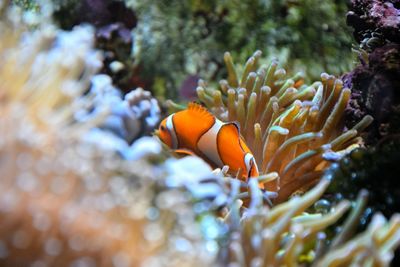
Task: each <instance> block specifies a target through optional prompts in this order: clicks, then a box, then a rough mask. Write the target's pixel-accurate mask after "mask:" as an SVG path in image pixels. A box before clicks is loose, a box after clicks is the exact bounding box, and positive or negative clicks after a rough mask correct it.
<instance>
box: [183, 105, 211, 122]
mask: <svg viewBox="0 0 400 267" xmlns="http://www.w3.org/2000/svg"><path fill="white" fill-rule="evenodd" d="M188 110H189V111H190V112H193V114H195V115H197V116H199V117H203V118H207V119H212V120H213V119H214V115H213V114H211V113H210V112H209V111H208V110H207V109H206V108H205V107H203V106H202V105H200V104H197V103H196V102H190V103H189V105H188Z"/></svg>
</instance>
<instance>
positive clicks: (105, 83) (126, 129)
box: [75, 74, 160, 144]
mask: <svg viewBox="0 0 400 267" xmlns="http://www.w3.org/2000/svg"><path fill="white" fill-rule="evenodd" d="M88 98H90V99H91V100H92V101H90V102H89V101H87V99H88ZM76 105H77V106H80V107H81V108H80V109H79V110H78V111H77V112H76V113H75V119H76V120H78V121H85V120H88V119H91V118H92V117H95V116H98V114H101V113H103V112H106V113H108V114H107V116H106V117H105V119H104V122H103V123H102V124H101V125H100V126H99V128H100V129H102V130H105V131H108V132H111V133H113V134H115V135H116V136H117V137H118V138H120V139H122V140H125V141H126V142H127V143H128V144H131V143H132V142H133V141H134V140H135V139H136V138H138V137H139V136H141V135H144V134H149V133H150V132H151V131H152V130H154V128H155V127H156V126H157V124H158V122H159V120H160V107H159V105H158V102H157V100H156V99H154V98H153V97H152V96H151V93H150V92H148V91H144V90H143V89H142V88H137V89H135V90H132V91H131V92H130V93H128V94H127V95H126V96H125V97H124V98H123V96H122V93H121V92H120V91H119V90H118V89H116V88H115V87H114V86H113V85H112V80H111V78H110V77H109V76H107V75H104V74H98V75H95V76H93V78H92V86H91V88H90V91H89V93H88V94H87V95H85V96H82V97H81V99H79V100H78V101H77V103H76Z"/></svg>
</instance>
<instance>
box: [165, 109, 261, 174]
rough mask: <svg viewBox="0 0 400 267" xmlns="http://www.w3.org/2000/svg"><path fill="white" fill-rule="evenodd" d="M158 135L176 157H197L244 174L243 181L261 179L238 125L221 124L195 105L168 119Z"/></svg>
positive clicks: (215, 165) (212, 164)
mask: <svg viewBox="0 0 400 267" xmlns="http://www.w3.org/2000/svg"><path fill="white" fill-rule="evenodd" d="M157 135H158V136H159V138H160V139H161V141H162V142H164V143H165V144H166V145H168V146H169V147H170V148H171V149H173V150H174V151H175V152H177V153H183V154H190V155H193V154H195V155H197V156H199V157H201V158H203V159H204V160H205V161H206V162H207V163H208V164H210V165H211V166H212V167H214V168H216V167H219V168H222V167H223V166H225V165H228V166H229V170H230V172H232V173H236V172H238V171H239V170H241V173H242V175H241V176H242V177H241V178H242V179H243V180H245V181H247V179H248V178H249V177H256V176H258V175H259V173H258V167H257V163H256V161H255V159H254V156H253V154H252V153H251V151H250V149H249V148H248V147H247V145H246V143H245V142H244V140H243V137H242V136H241V135H240V132H239V125H238V124H237V123H235V122H222V121H220V120H219V119H217V118H216V117H215V116H214V115H212V114H211V113H210V112H209V111H208V110H207V109H206V108H204V107H203V106H201V105H199V104H196V103H194V102H191V103H189V105H188V108H187V109H186V110H183V111H179V112H176V113H173V114H171V115H169V116H168V117H167V118H165V119H164V120H163V121H162V122H161V123H160V126H159V129H158V131H157Z"/></svg>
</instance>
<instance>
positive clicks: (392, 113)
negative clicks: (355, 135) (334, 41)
mask: <svg viewBox="0 0 400 267" xmlns="http://www.w3.org/2000/svg"><path fill="white" fill-rule="evenodd" d="M351 9H352V11H350V12H349V14H348V23H349V24H350V25H351V26H352V27H353V28H354V35H355V36H356V39H357V40H358V41H359V42H360V51H359V52H358V53H359V58H360V64H359V65H358V66H357V67H356V68H355V69H354V70H353V71H351V72H350V73H348V74H346V75H345V76H344V77H343V79H344V81H345V84H346V85H347V86H349V88H351V89H352V96H351V100H350V103H349V107H348V109H347V112H346V113H347V115H346V124H347V125H348V126H349V127H351V125H354V122H355V121H357V120H358V119H359V118H360V117H361V116H364V115H365V114H370V115H372V116H373V117H374V118H375V121H374V123H373V124H372V126H371V127H370V128H369V130H368V133H367V134H366V135H365V140H366V143H367V144H369V145H372V144H374V143H376V142H378V141H379V140H380V139H382V138H385V137H386V136H390V135H396V134H399V133H400V128H399V125H400V114H399V110H400V93H399V88H400V78H399V77H400V65H399V62H400V39H399V36H400V29H399V26H400V10H399V6H398V4H396V1H385V2H384V1H353V2H352V7H351Z"/></svg>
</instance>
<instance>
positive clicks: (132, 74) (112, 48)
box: [53, 0, 149, 93]
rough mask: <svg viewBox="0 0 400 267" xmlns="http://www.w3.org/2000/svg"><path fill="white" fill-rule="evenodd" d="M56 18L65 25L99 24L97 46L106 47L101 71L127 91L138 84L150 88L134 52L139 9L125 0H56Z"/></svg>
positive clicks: (54, 15)
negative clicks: (137, 65)
mask: <svg viewBox="0 0 400 267" xmlns="http://www.w3.org/2000/svg"><path fill="white" fill-rule="evenodd" d="M53 2H54V3H53V4H54V14H53V18H54V20H55V21H56V22H57V23H58V24H59V25H60V27H61V28H62V29H66V30H69V29H72V28H73V27H74V26H76V25H80V24H83V23H90V24H91V25H92V26H94V27H95V31H96V33H95V35H96V47H97V48H98V49H101V50H103V53H104V54H103V55H104V58H103V68H102V70H101V73H104V74H107V75H109V76H110V77H111V78H112V80H113V83H114V84H115V86H117V87H118V88H119V89H120V90H122V91H123V92H125V93H127V92H129V91H130V90H132V88H134V87H138V86H139V87H144V88H147V87H148V86H149V83H148V82H146V81H144V80H143V79H141V78H140V75H139V74H140V73H139V70H138V69H137V67H136V66H135V65H134V59H133V57H132V56H131V52H132V46H133V35H132V33H131V30H132V29H133V28H135V27H136V24H137V17H136V15H135V12H133V11H132V10H131V9H129V8H127V7H126V6H125V4H124V2H123V1H116V0H107V1H103V0H96V1H86V0H85V1H76V0H68V1H57V0H56V1H53Z"/></svg>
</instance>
